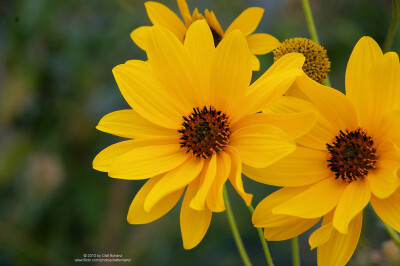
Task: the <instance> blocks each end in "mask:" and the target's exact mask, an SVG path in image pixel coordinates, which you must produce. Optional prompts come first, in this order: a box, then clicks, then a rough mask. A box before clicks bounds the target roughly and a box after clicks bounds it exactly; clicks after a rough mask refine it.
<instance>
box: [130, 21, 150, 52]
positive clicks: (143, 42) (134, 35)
mask: <svg viewBox="0 0 400 266" xmlns="http://www.w3.org/2000/svg"><path fill="white" fill-rule="evenodd" d="M150 29H151V27H150V26H142V27H139V28H137V29H135V30H134V31H132V32H131V39H132V41H133V42H134V43H135V44H136V45H137V46H139V48H140V49H142V50H144V51H146V50H147V40H148V38H149V32H150Z"/></svg>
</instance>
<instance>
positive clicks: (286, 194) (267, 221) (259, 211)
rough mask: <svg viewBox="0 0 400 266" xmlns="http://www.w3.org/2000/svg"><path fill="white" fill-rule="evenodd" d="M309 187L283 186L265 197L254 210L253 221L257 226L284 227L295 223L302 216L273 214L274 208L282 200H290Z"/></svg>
mask: <svg viewBox="0 0 400 266" xmlns="http://www.w3.org/2000/svg"><path fill="white" fill-rule="evenodd" d="M306 189H307V187H296V188H288V187H285V188H282V189H279V190H277V191H275V192H274V193H272V194H271V195H269V196H268V197H266V198H265V199H263V200H262V201H261V202H260V203H259V204H258V205H257V206H256V209H255V210H254V213H253V217H252V222H253V224H254V226H255V227H282V226H287V225H291V224H294V223H296V222H298V221H299V219H300V220H302V219H301V218H298V217H295V216H288V215H282V214H277V215H274V214H272V209H273V208H274V207H275V206H277V205H279V204H280V203H282V202H285V201H287V200H290V199H291V198H293V197H295V196H296V195H297V194H299V193H301V192H303V191H305V190H306Z"/></svg>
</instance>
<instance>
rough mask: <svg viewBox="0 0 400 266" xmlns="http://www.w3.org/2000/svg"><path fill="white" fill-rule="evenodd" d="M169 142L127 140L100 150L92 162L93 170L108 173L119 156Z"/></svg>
mask: <svg viewBox="0 0 400 266" xmlns="http://www.w3.org/2000/svg"><path fill="white" fill-rule="evenodd" d="M165 141H170V138H163V137H161V138H144V139H143V138H142V139H135V140H127V141H122V142H118V143H116V144H113V145H111V146H109V147H107V148H105V149H104V150H102V151H101V152H100V153H99V154H97V155H96V157H95V158H94V160H93V169H96V170H98V171H102V172H108V171H109V170H110V167H111V165H112V164H113V163H114V162H115V160H116V159H117V158H118V157H120V156H121V155H123V154H125V153H127V152H129V151H132V150H134V149H137V148H140V147H145V146H149V145H151V144H152V143H154V142H156V143H157V142H165Z"/></svg>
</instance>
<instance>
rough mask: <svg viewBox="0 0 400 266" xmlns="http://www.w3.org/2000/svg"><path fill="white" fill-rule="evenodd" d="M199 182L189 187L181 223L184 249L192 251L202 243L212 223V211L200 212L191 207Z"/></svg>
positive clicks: (183, 205)
mask: <svg viewBox="0 0 400 266" xmlns="http://www.w3.org/2000/svg"><path fill="white" fill-rule="evenodd" d="M198 182H199V180H198V179H196V180H194V181H193V183H191V184H190V185H189V186H188V188H187V190H186V194H185V197H184V199H183V202H182V208H181V215H180V221H181V233H182V240H183V247H184V248H185V249H192V248H194V247H195V246H197V245H198V244H199V243H200V241H201V240H202V239H203V237H204V236H205V234H206V232H207V230H208V227H209V226H210V222H211V216H212V212H211V211H210V210H208V209H204V210H202V211H198V210H194V209H192V208H191V207H190V206H189V204H190V202H192V200H193V197H194V196H195V194H196V193H197V187H198V186H199V184H198Z"/></svg>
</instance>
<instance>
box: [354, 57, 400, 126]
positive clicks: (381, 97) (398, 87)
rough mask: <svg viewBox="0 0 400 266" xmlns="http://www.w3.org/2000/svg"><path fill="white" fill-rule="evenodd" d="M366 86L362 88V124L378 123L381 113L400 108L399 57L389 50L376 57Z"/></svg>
mask: <svg viewBox="0 0 400 266" xmlns="http://www.w3.org/2000/svg"><path fill="white" fill-rule="evenodd" d="M367 78H368V82H367V84H366V85H367V87H366V88H364V95H365V96H364V97H365V102H364V103H363V106H362V108H363V112H364V115H365V116H363V115H362V114H361V117H363V118H364V120H362V121H363V123H362V125H365V126H366V127H368V126H370V125H374V124H376V123H378V121H379V119H380V118H381V116H382V114H383V113H384V112H386V111H393V110H396V109H398V108H400V64H399V57H398V56H397V54H396V53H394V52H389V53H386V54H385V55H383V56H382V57H380V58H378V59H377V60H376V62H375V64H374V65H373V66H372V67H371V69H370V72H369V75H368V77H367Z"/></svg>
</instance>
